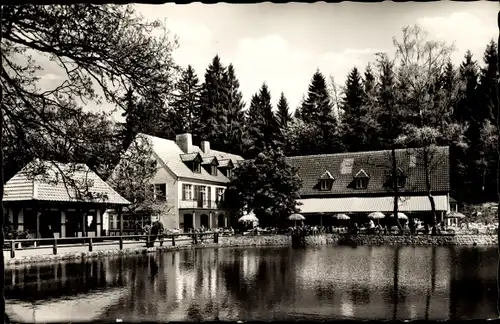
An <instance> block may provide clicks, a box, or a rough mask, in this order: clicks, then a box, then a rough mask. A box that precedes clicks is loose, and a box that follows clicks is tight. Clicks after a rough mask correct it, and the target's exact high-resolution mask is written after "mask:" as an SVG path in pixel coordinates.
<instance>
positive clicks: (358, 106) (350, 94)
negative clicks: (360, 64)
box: [342, 67, 369, 151]
mask: <svg viewBox="0 0 500 324" xmlns="http://www.w3.org/2000/svg"><path fill="white" fill-rule="evenodd" d="M365 99H366V98H365V92H364V89H363V80H362V78H361V74H360V73H359V70H358V69H357V68H356V67H354V68H353V69H352V70H351V72H350V73H349V75H348V76H347V80H346V85H345V90H344V98H343V100H342V110H343V113H342V135H343V141H344V143H345V144H346V146H347V148H348V150H349V151H362V150H364V149H365V148H366V147H367V143H368V142H369V139H368V137H367V132H366V129H365V123H364V118H365V115H366V109H365Z"/></svg>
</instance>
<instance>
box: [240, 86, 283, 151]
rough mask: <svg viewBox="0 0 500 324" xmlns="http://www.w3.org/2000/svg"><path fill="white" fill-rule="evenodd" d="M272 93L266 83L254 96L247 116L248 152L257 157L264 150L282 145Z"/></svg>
mask: <svg viewBox="0 0 500 324" xmlns="http://www.w3.org/2000/svg"><path fill="white" fill-rule="evenodd" d="M272 109H273V107H272V104H271V93H270V92H269V88H268V87H267V85H266V83H263V84H262V87H261V88H260V91H259V92H258V93H257V94H255V95H253V96H252V99H251V102H250V108H249V109H248V118H247V129H248V132H247V136H248V139H249V147H248V149H247V152H248V153H247V154H248V155H249V156H253V157H255V156H256V154H259V153H260V152H262V151H265V150H268V149H274V148H277V147H280V146H281V145H282V142H281V134H280V130H279V127H278V122H277V121H276V117H275V116H274V113H273V111H272Z"/></svg>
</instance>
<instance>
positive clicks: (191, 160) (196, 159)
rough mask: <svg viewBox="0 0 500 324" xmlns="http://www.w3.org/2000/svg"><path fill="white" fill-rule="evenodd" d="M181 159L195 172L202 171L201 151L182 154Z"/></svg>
mask: <svg viewBox="0 0 500 324" xmlns="http://www.w3.org/2000/svg"><path fill="white" fill-rule="evenodd" d="M181 160H182V162H184V163H185V164H186V166H187V167H188V168H189V169H191V171H192V172H194V173H201V163H202V161H203V159H202V158H201V155H200V154H199V153H189V154H181Z"/></svg>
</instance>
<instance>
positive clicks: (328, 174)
mask: <svg viewBox="0 0 500 324" xmlns="http://www.w3.org/2000/svg"><path fill="white" fill-rule="evenodd" d="M319 178H320V179H321V180H325V179H331V180H335V178H334V177H333V176H332V174H331V173H330V172H328V171H325V173H323V174H322V175H321V177H319Z"/></svg>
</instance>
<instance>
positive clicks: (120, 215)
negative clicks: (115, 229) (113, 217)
mask: <svg viewBox="0 0 500 324" xmlns="http://www.w3.org/2000/svg"><path fill="white" fill-rule="evenodd" d="M118 219H119V222H120V236H123V214H122V208H121V207H118Z"/></svg>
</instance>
